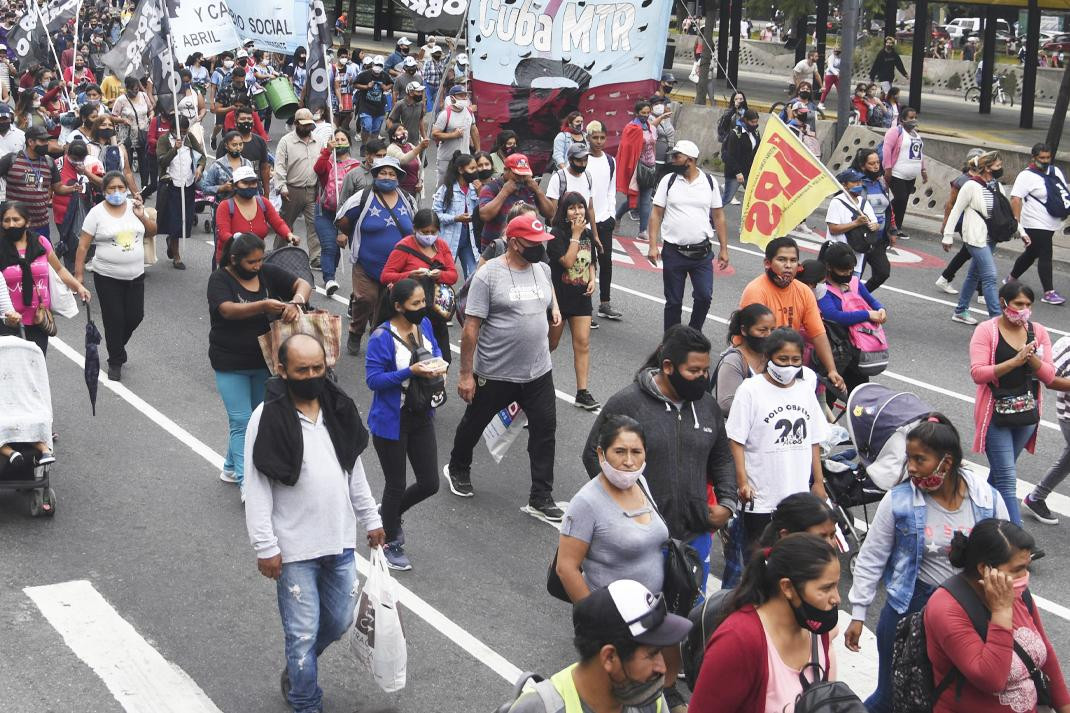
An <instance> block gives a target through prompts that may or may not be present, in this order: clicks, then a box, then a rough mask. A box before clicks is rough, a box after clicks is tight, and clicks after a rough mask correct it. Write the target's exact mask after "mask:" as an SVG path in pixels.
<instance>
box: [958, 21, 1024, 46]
mask: <svg viewBox="0 0 1070 713" xmlns="http://www.w3.org/2000/svg"><path fill="white" fill-rule="evenodd" d="M944 29H945V30H946V31H947V34H948V37H950V38H951V39H952V40H954V41H955V44H957V45H964V44H966V40H968V39H969V38H970V37H981V36H982V34H983V33H984V20H982V19H981V18H979V17H956V18H955V19H954V20H952V21H951V22H949V23H948V24H946V25H944ZM1000 34H1002V35H1004V37H1005V39H1004V42H1005V41H1006V38H1010V37H1013V36H1014V32H1013V31H1012V30H1011V25H1010V23H1009V22H1007V21H1006V20H1000V19H997V20H996V37H997V40H998V38H999V35H1000Z"/></svg>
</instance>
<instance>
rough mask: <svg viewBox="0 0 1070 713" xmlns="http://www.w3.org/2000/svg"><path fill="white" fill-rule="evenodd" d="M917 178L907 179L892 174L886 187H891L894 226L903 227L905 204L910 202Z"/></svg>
mask: <svg viewBox="0 0 1070 713" xmlns="http://www.w3.org/2000/svg"><path fill="white" fill-rule="evenodd" d="M916 182H917V179H911V180H907V179H905V178H896V177H895V176H892V182H891V185H889V186H888V187H889V188H891V189H892V215H893V216H895V227H896V228H898V229H900V230H902V229H903V216H905V215H906V212H907V204H908V203H909V202H910V196H911V194H913V193H914V185H915V183H916Z"/></svg>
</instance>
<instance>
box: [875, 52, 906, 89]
mask: <svg viewBox="0 0 1070 713" xmlns="http://www.w3.org/2000/svg"><path fill="white" fill-rule="evenodd" d="M897 69H898V70H899V73H900V74H902V75H903V76H904V77H905V76H907V68H906V67H904V66H903V58H902V57H900V56H899V53H898V52H885V51H884V50H881V51H880V52H878V53H877V56H876V57H874V58H873V66H872V67H870V68H869V79H870V81H876V82H894V81H895V70H897Z"/></svg>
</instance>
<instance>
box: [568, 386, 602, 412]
mask: <svg viewBox="0 0 1070 713" xmlns="http://www.w3.org/2000/svg"><path fill="white" fill-rule="evenodd" d="M575 405H576V407H577V408H581V409H583V410H584V411H597V410H598V409H600V408H602V404H600V403H598V402H597V401H595V398H594V397H593V396H591V392H590V391H588V390H587V389H580V390H579V391H577V392H576V403H575Z"/></svg>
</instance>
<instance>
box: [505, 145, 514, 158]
mask: <svg viewBox="0 0 1070 713" xmlns="http://www.w3.org/2000/svg"><path fill="white" fill-rule="evenodd" d="M502 153H503V154H505V155H506V156H512V155H513V154H515V153H516V146H506V147H505V148H504V149H502Z"/></svg>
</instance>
